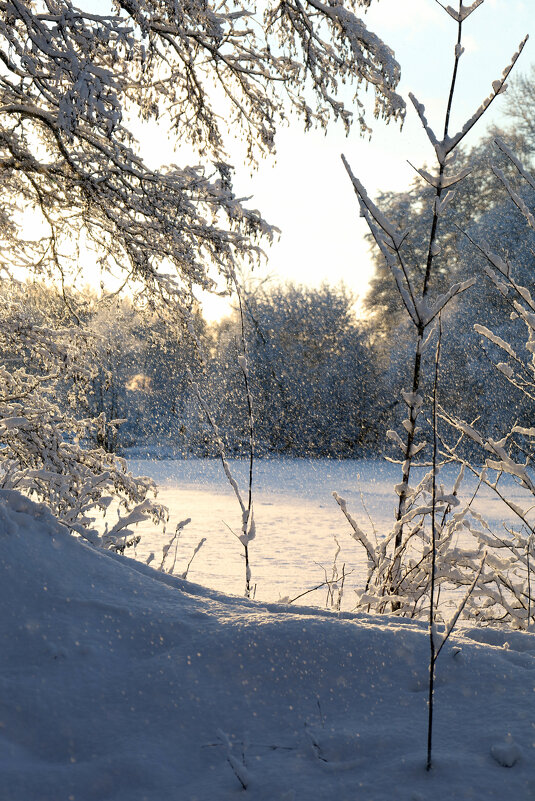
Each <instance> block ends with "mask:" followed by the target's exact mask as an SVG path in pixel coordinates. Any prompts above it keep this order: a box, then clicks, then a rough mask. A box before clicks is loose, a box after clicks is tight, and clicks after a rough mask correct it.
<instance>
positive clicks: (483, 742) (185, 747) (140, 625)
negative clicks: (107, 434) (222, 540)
mask: <svg viewBox="0 0 535 801" xmlns="http://www.w3.org/2000/svg"><path fill="white" fill-rule="evenodd" d="M335 469H339V468H338V467H336V468H335ZM340 469H341V468H340ZM283 495H284V493H283ZM289 497H291V496H289ZM303 526H304V524H303ZM0 544H1V548H0V571H1V575H2V581H1V582H0V603H1V604H2V609H3V610H4V614H2V616H1V617H0V635H1V637H2V649H1V652H0V688H1V692H0V798H1V799H2V801H238V799H241V801H331V799H333V800H335V801H453V799H455V801H505V800H506V799H507V800H509V799H510V801H533V799H534V798H535V728H534V721H535V692H534V691H533V690H534V681H533V679H534V676H535V636H534V635H531V634H526V633H520V632H511V631H491V630H488V629H479V630H472V631H464V632H463V635H462V636H460V635H459V634H457V635H454V636H453V637H452V639H450V640H449V641H448V643H447V645H446V646H445V648H444V650H443V652H442V653H441V655H440V658H439V662H438V664H437V682H436V700H435V734H434V752H433V753H434V763H433V767H432V769H431V771H430V772H426V770H425V754H426V719H427V705H426V704H427V689H426V688H427V684H426V670H427V659H428V640H427V637H426V631H425V626H424V625H421V624H418V623H415V622H411V621H402V620H397V619H394V618H388V617H380V616H376V617H370V616H368V615H364V614H360V615H351V614H347V613H346V614H342V615H340V616H339V615H336V614H333V613H329V612H325V611H321V610H318V609H316V610H313V609H310V608H308V609H307V608H304V607H297V606H296V607H287V606H286V607H284V606H277V605H270V604H266V603H259V602H252V601H246V600H244V599H243V598H233V597H230V596H227V595H224V594H221V593H217V592H215V591H213V590H205V589H202V588H201V587H199V586H197V585H195V584H190V583H189V582H185V581H182V580H180V579H178V578H174V577H171V576H166V575H163V574H162V573H159V572H157V571H154V570H153V569H152V568H150V567H146V566H144V565H142V564H140V563H136V562H133V561H132V560H130V559H125V558H124V557H121V556H118V555H115V554H112V553H110V552H108V551H99V550H98V549H95V548H93V547H91V546H89V545H86V544H84V543H83V542H82V541H80V540H77V539H75V538H73V537H71V536H69V535H68V533H67V532H66V530H65V529H64V528H63V527H62V526H60V525H58V524H57V523H56V522H55V521H54V519H53V518H52V516H51V515H50V513H49V512H48V511H47V510H46V509H45V508H44V507H39V506H37V505H36V504H33V503H32V502H31V501H29V500H27V499H25V498H23V497H22V496H21V495H18V494H17V493H15V492H10V491H6V490H3V491H0ZM301 552H302V553H306V551H301ZM292 558H293V557H292ZM244 788H246V789H244Z"/></svg>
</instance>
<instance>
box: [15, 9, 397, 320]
mask: <svg viewBox="0 0 535 801" xmlns="http://www.w3.org/2000/svg"><path fill="white" fill-rule="evenodd" d="M369 3H370V0H357V5H359V6H364V7H365V6H368V5H369ZM112 5H113V10H112V8H111V7H110V10H109V13H96V12H94V11H92V10H89V9H88V8H86V7H85V4H80V5H79V6H77V5H74V4H73V3H72V2H71V0H43V2H42V3H41V2H35V1H34V0H8V1H7V2H4V3H1V4H0V59H1V60H2V72H1V74H0V181H1V184H2V188H3V191H4V194H5V197H6V198H7V203H6V205H5V206H4V209H3V211H2V216H3V219H2V223H3V224H2V238H3V252H4V260H3V265H4V268H5V269H8V270H9V269H11V268H12V266H13V265H15V264H22V265H23V266H25V267H27V266H29V265H32V264H33V265H34V266H37V267H38V268H39V269H40V270H41V271H42V270H44V269H45V268H46V267H50V268H52V267H55V268H56V269H59V271H60V272H61V273H62V274H63V273H65V271H66V269H67V266H68V264H69V262H71V263H72V261H73V260H74V261H76V259H77V258H78V256H79V251H78V247H77V243H78V242H79V241H82V242H85V243H86V244H88V245H91V246H93V247H94V248H95V249H96V252H97V256H98V259H99V260H100V263H101V264H102V265H103V267H105V268H108V269H109V268H112V267H114V266H119V268H120V269H121V270H124V271H126V273H127V274H128V275H129V276H131V277H133V278H137V279H141V280H142V281H143V282H144V284H145V285H146V286H148V287H149V288H151V289H152V290H155V291H156V292H157V293H158V294H159V295H160V297H161V298H163V299H164V300H177V301H178V304H179V306H181V305H184V304H185V305H187V303H188V299H189V297H190V290H191V287H192V285H199V286H202V287H203V288H208V289H209V288H211V287H212V286H213V280H212V278H211V277H210V276H209V267H210V266H211V267H214V268H217V269H219V270H220V271H221V272H222V273H223V274H224V275H227V276H228V274H229V273H228V270H229V268H230V267H231V266H232V265H233V263H234V260H235V258H236V257H242V256H248V257H254V255H255V254H257V253H258V246H257V245H255V244H254V243H253V242H252V241H251V238H252V237H254V236H256V235H266V236H270V235H271V232H272V230H271V228H270V226H269V225H268V224H267V223H265V222H264V221H263V219H262V218H261V216H260V214H259V213H258V212H256V211H252V210H250V209H247V208H246V207H245V205H244V204H243V203H242V202H241V201H240V200H239V199H238V198H237V197H236V196H235V195H234V193H233V190H232V185H231V168H230V165H229V163H228V158H227V156H226V154H225V148H224V142H225V134H226V129H227V124H230V125H233V126H238V127H239V129H241V131H242V133H243V136H244V138H245V141H246V144H247V149H248V156H249V158H250V159H254V158H255V156H256V155H257V154H258V153H262V152H264V151H269V150H271V149H272V148H273V141H274V135H275V129H276V126H277V124H278V123H279V122H280V121H282V120H284V119H285V117H286V116H287V114H288V113H289V110H290V109H295V110H297V111H298V112H299V113H300V114H301V115H302V117H303V119H304V121H305V125H306V126H310V125H313V124H314V125H316V124H317V125H322V126H325V125H326V124H327V122H328V120H329V119H332V118H335V119H336V118H340V119H341V120H342V121H343V123H344V125H345V126H346V128H349V126H350V124H351V120H352V113H351V112H350V111H349V110H348V109H347V108H346V104H345V101H344V99H343V98H342V97H341V91H340V90H341V85H342V83H345V82H346V81H347V82H349V83H353V84H355V85H357V86H358V84H359V83H360V82H361V81H364V82H365V83H368V84H372V85H373V87H374V89H375V94H376V105H375V115H376V116H379V115H380V116H383V117H385V118H386V119H390V118H395V119H396V118H401V117H402V116H403V112H404V104H403V101H402V100H401V98H399V97H398V95H396V94H395V91H394V90H395V86H396V84H397V82H398V79H399V67H398V65H397V62H396V61H395V59H394V57H393V53H392V52H391V50H390V49H389V48H388V47H387V46H386V45H384V44H383V42H381V40H380V39H378V37H377V36H375V35H374V34H373V33H371V32H369V31H368V30H367V29H366V27H365V25H364V23H363V22H362V21H361V20H360V19H358V18H357V17H356V16H355V14H354V13H353V11H352V10H351V9H352V7H353V3H352V2H351V0H350V2H349V4H348V8H346V7H345V6H344V5H342V4H333V5H330V4H323V3H322V2H319V0H307V2H305V3H304V4H302V3H301V2H297V1H296V2H292V1H291V0H290V1H289V2H283V3H274V2H271V3H268V4H267V5H266V8H265V11H264V15H263V18H262V19H260V18H258V17H254V18H253V14H252V12H250V11H249V10H247V8H245V7H241V6H240V5H239V4H238V5H237V6H236V5H235V4H234V3H228V2H224V3H222V4H220V3H217V4H216V3H212V4H210V3H205V2H196V0H194V2H192V3H188V4H185V5H184V4H181V5H180V6H178V5H177V4H174V3H168V2H165V0H115V1H114V2H113V3H112ZM313 97H315V101H313V102H311V101H312V98H313ZM222 98H224V99H222ZM222 111H224V112H226V113H225V114H223V113H222ZM139 117H140V118H142V119H143V120H150V119H159V118H162V117H164V118H166V119H168V120H169V122H170V124H171V126H172V128H173V131H174V133H175V135H176V138H177V141H178V142H179V143H191V144H192V145H193V146H195V147H196V148H198V150H199V152H200V153H202V154H203V156H204V162H205V164H204V166H203V167H185V168H179V167H170V168H168V169H156V170H155V169H151V168H150V167H149V166H147V163H146V162H145V161H144V160H143V158H142V156H141V155H140V154H139V149H138V148H137V145H136V140H135V136H134V133H133V121H134V120H135V119H136V118H139ZM358 121H359V124H360V126H361V128H362V129H363V130H367V124H366V122H365V119H364V109H363V107H362V106H361V105H359V113H358ZM28 207H31V208H33V209H36V210H37V211H38V212H39V215H40V218H41V222H42V223H43V225H44V226H45V228H44V231H43V233H42V235H41V236H40V237H39V238H38V240H37V241H28V240H27V238H25V237H24V236H23V234H22V228H23V225H22V223H21V219H20V210H21V208H28Z"/></svg>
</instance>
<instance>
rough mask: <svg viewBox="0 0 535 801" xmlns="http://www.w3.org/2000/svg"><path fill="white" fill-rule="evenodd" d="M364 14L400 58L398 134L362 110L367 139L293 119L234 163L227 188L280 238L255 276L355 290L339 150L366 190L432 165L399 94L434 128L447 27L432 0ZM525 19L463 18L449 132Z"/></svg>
mask: <svg viewBox="0 0 535 801" xmlns="http://www.w3.org/2000/svg"><path fill="white" fill-rule="evenodd" d="M447 2H448V0H445V3H444V4H447ZM449 2H450V4H451V2H452V0H449ZM453 5H454V6H455V7H456V6H457V3H453ZM364 19H365V21H366V24H367V26H368V28H369V29H370V30H372V31H374V32H375V33H377V34H378V35H379V36H381V38H382V39H383V40H384V41H385V42H386V43H387V44H388V45H389V46H390V47H391V48H392V49H393V50H394V51H395V54H396V57H397V59H398V61H399V62H400V64H401V71H402V79H401V84H400V87H399V89H398V91H399V92H400V93H401V94H402V95H403V97H404V98H405V100H406V101H407V105H408V110H407V120H406V122H405V125H404V128H403V131H401V132H400V130H399V126H396V125H395V124H393V123H391V124H390V125H388V126H387V125H385V124H384V123H382V122H380V121H376V120H373V117H372V116H371V115H370V117H369V119H368V122H369V124H370V123H371V124H372V127H373V129H374V133H373V136H372V139H371V141H369V140H368V139H367V138H366V139H362V138H361V137H360V136H359V134H358V131H357V130H356V129H355V131H354V132H353V133H352V134H350V136H349V138H346V136H345V134H344V132H343V130H341V129H336V128H333V129H332V130H331V131H330V132H329V133H328V134H327V135H324V134H323V133H319V132H314V131H312V132H308V133H304V132H303V130H302V123H300V122H299V121H297V120H296V121H295V123H294V125H293V126H292V128H291V129H285V130H282V131H281V132H280V135H279V138H278V143H277V147H278V154H277V157H276V159H270V160H266V161H265V162H264V163H263V164H262V165H261V166H260V169H259V170H258V171H257V173H256V174H255V175H254V176H253V177H252V178H251V176H250V173H249V170H245V169H239V168H238V169H237V171H236V177H235V189H236V192H237V193H239V195H240V196H248V195H252V196H253V199H252V200H251V201H250V202H249V205H251V206H253V207H255V208H258V209H260V210H261V211H262V213H263V215H264V217H265V218H266V219H267V220H268V221H269V222H270V223H273V224H274V225H276V226H277V227H279V228H280V229H281V230H282V236H281V238H280V241H279V242H277V243H276V244H274V245H273V246H272V247H271V248H270V250H269V252H268V256H269V260H268V263H267V264H266V265H265V266H264V267H263V268H261V269H260V270H259V271H257V275H258V276H259V277H263V276H265V275H268V274H269V275H272V276H273V278H274V279H275V280H291V281H295V282H298V283H303V284H308V285H312V286H318V285H319V284H321V283H322V282H323V281H329V282H331V283H337V282H339V281H341V280H343V281H344V282H345V284H346V285H347V286H348V287H349V288H350V289H351V290H352V291H354V292H355V293H356V294H359V295H363V294H364V293H365V291H366V287H367V284H368V280H369V278H370V275H371V264H370V258H369V255H368V248H367V244H366V243H365V242H364V238H363V237H364V234H365V232H366V226H365V223H364V221H363V220H361V219H360V218H359V216H358V208H357V202H356V198H355V196H354V193H353V189H352V187H351V184H350V182H349V179H348V177H347V175H346V173H345V170H344V168H343V165H342V163H341V160H340V154H341V153H342V152H344V153H345V155H346V157H347V158H348V160H349V162H350V164H351V166H352V169H353V172H354V173H355V174H356V175H357V176H358V177H359V178H360V180H361V181H362V182H363V183H364V185H365V186H366V188H367V189H368V191H369V193H370V194H371V195H372V196H373V195H374V194H375V193H376V192H377V191H379V190H387V189H394V190H402V189H404V188H405V187H407V186H408V185H409V183H410V181H411V180H412V178H413V176H414V172H413V170H412V168H411V167H410V166H409V165H408V164H407V159H409V160H410V161H412V162H413V164H415V165H417V166H421V165H422V164H423V163H424V162H426V161H427V162H428V163H433V152H432V150H431V148H430V146H429V144H428V142H427V138H426V136H425V134H424V132H423V130H422V128H421V125H420V122H419V120H418V118H417V116H416V112H415V111H414V109H413V107H412V104H411V103H410V101H409V100H408V92H409V91H412V92H413V93H414V94H415V95H416V97H417V98H418V100H419V101H420V102H423V103H424V104H425V106H426V110H427V116H428V119H429V122H430V124H431V126H432V127H433V128H434V129H435V130H438V131H440V130H441V129H442V127H443V124H444V109H445V102H446V97H447V93H448V89H449V83H450V80H451V68H452V64H453V48H454V44H455V41H456V35H457V25H456V23H455V22H454V20H452V19H451V18H450V17H449V16H448V15H447V14H446V13H445V11H443V9H441V8H440V6H439V5H438V4H437V3H436V2H435V0H374V2H373V3H372V5H371V8H370V10H369V11H368V13H367V14H366V16H365V18H364ZM534 23H535V4H534V3H533V2H529V0H526V1H525V2H522V1H521V0H485V2H484V3H483V5H482V6H480V8H479V9H478V10H476V12H474V14H473V15H472V16H471V17H470V18H469V19H468V20H467V21H466V22H465V24H464V26H463V31H464V45H465V48H466V52H465V54H464V55H463V57H462V59H461V62H460V74H459V83H458V87H459V91H458V93H457V95H456V100H455V103H454V108H453V115H452V126H451V128H450V130H451V133H454V132H455V131H454V130H453V129H454V128H455V129H458V128H460V127H462V125H463V123H464V122H465V121H466V119H467V118H468V117H470V116H471V115H472V113H473V112H474V111H475V110H476V108H477V107H478V106H479V105H480V103H481V101H482V100H483V99H484V98H485V97H486V96H487V95H488V94H489V93H490V91H491V84H492V81H493V80H495V79H496V78H499V77H500V76H501V73H502V70H503V68H504V67H505V66H506V65H507V64H508V63H509V61H510V59H511V56H512V55H513V53H514V52H515V51H516V50H517V48H518V44H519V43H520V41H521V39H522V38H523V37H524V36H525V34H526V33H534V34H535V30H534V28H535V25H534ZM534 48H535V37H534V41H528V43H527V45H526V47H525V49H524V52H523V54H522V57H521V60H520V61H519V63H518V65H517V68H519V69H520V70H527V69H528V67H529V66H530V64H531V63H532V62H534V61H535V49H534ZM371 97H372V93H371V92H370V98H371ZM500 106H501V107H502V108H503V101H502V98H497V99H496V101H495V102H494V103H493V105H492V107H491V109H490V111H489V112H488V114H487V115H486V116H485V117H484V120H483V122H482V123H480V125H479V126H476V131H475V133H474V132H473V133H472V134H470V137H471V139H469V138H467V140H465V141H468V143H470V141H471V142H475V141H476V139H477V138H478V136H481V135H482V134H483V133H484V131H485V128H486V126H487V125H488V124H489V123H490V122H491V121H492V120H498V119H499V117H500ZM485 120H486V121H485ZM236 166H238V165H236ZM223 303H224V302H222V301H220V302H219V303H218V302H217V300H216V301H213V300H210V299H208V300H206V301H205V302H204V305H205V313H206V315H207V316H208V317H217V316H219V315H221V314H222V313H224V311H225V309H226V307H225V306H224V305H222V304H223Z"/></svg>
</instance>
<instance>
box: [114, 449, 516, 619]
mask: <svg viewBox="0 0 535 801" xmlns="http://www.w3.org/2000/svg"><path fill="white" fill-rule="evenodd" d="M229 464H230V467H231V470H232V472H233V473H234V474H235V476H236V478H237V479H238V481H239V484H240V486H241V488H242V489H245V487H246V476H247V468H248V465H247V462H246V461H245V460H229ZM128 465H129V468H130V469H131V470H132V471H133V472H134V473H137V474H142V475H149V476H151V477H152V478H153V479H154V480H155V481H156V483H157V484H158V486H159V496H158V497H159V499H160V500H161V501H162V502H163V503H164V504H166V505H167V506H168V507H169V509H170V512H171V518H170V523H169V526H168V527H167V533H166V534H165V535H162V532H161V531H157V530H155V528H154V526H151V525H150V524H147V525H144V526H142V527H140V533H142V539H141V542H140V544H139V546H138V548H137V558H138V559H141V560H143V561H144V560H146V559H147V558H148V556H149V554H150V553H151V552H153V553H154V554H155V558H154V562H153V564H154V565H156V566H158V565H159V564H160V563H161V558H162V556H161V555H162V547H163V545H165V544H167V543H168V542H169V540H170V537H171V535H172V533H173V532H174V529H175V526H176V524H177V523H178V522H179V521H181V520H184V519H185V518H188V517H190V518H191V523H189V524H188V526H186V528H185V529H184V531H183V533H182V535H181V538H180V540H179V542H178V550H177V561H176V566H175V573H176V574H178V575H180V574H181V573H182V572H183V571H184V569H185V567H186V565H187V562H188V561H189V558H190V557H191V555H192V553H193V550H194V548H195V546H196V544H197V543H198V542H199V540H200V539H201V538H206V542H205V544H204V545H203V547H202V549H201V551H200V552H199V553H198V555H197V556H196V557H195V560H194V561H193V564H192V567H191V571H190V573H189V576H188V577H189V578H190V579H191V580H192V581H195V582H198V583H199V584H202V585H204V586H206V587H210V588H212V589H216V590H221V591H223V592H227V593H233V594H236V595H241V594H243V591H244V583H245V579H244V564H243V557H242V553H243V549H242V546H241V544H240V543H239V542H238V541H237V539H236V538H235V537H234V536H233V535H232V533H231V532H230V531H229V528H228V527H230V528H232V529H233V531H235V532H238V533H239V531H240V524H241V516H240V508H239V506H238V502H237V500H236V497H235V495H234V493H233V491H232V489H231V487H230V485H229V483H228V482H227V480H226V479H225V476H224V473H223V470H222V468H221V463H220V461H219V460H217V459H190V460H176V461H173V460H169V459H163V460H159V461H154V460H129V461H128ZM422 475H423V470H422V469H420V470H419V471H416V477H417V478H418V476H420V477H421V476H422ZM456 475H457V470H456V469H455V468H453V467H448V468H447V469H446V470H445V472H444V474H443V476H442V477H441V480H444V481H446V482H447V481H449V482H450V483H451V484H453V482H454V480H455V477H456ZM399 480H400V468H399V466H398V465H394V464H391V463H389V462H386V461H384V460H381V461H379V460H377V461H373V460H361V461H355V460H344V461H337V460H332V459H309V460H306V459H281V458H278V459H258V460H257V461H256V462H255V474H254V484H253V487H254V511H255V519H256V529H257V534H256V538H255V540H254V541H253V542H252V543H251V545H250V558H251V564H252V576H253V583H254V584H256V598H257V599H259V600H262V601H278V600H279V599H280V598H290V599H293V598H294V597H296V596H297V595H300V594H301V593H303V592H305V591H306V590H308V589H310V588H312V587H314V586H316V585H317V584H319V583H321V582H322V581H324V579H325V574H324V571H323V567H325V569H326V570H327V574H328V576H329V577H330V576H331V571H332V563H333V558H334V554H335V551H336V548H337V546H336V543H335V539H334V538H335V537H336V538H337V540H338V542H339V544H340V546H341V551H340V554H339V556H338V560H337V561H338V569H339V570H341V568H342V565H344V564H345V571H346V573H347V574H350V575H348V577H347V579H346V581H345V590H344V597H343V601H342V604H343V608H344V609H346V610H351V609H352V608H353V607H354V605H355V589H357V588H359V589H362V583H363V577H364V576H365V567H366V559H365V555H364V552H363V549H362V548H361V546H360V545H359V544H357V543H356V542H355V541H354V540H353V539H352V538H351V536H350V534H351V529H350V527H349V525H348V523H347V521H346V520H345V518H344V516H343V515H342V512H341V511H340V509H339V507H338V505H337V504H336V502H335V501H334V499H333V497H332V492H333V490H336V491H337V492H338V493H339V494H340V495H341V496H343V497H344V498H345V499H346V500H347V502H348V506H349V509H350V511H351V513H352V515H353V517H354V518H355V519H356V520H357V521H358V522H359V524H360V525H361V526H362V528H363V529H364V530H365V531H366V533H367V534H368V535H369V538H370V539H371V540H373V538H374V534H373V529H374V528H375V529H376V532H377V536H379V537H380V536H381V534H385V533H387V532H388V531H389V530H390V528H391V526H392V522H393V520H394V508H395V500H396V496H395V494H394V490H393V487H394V485H395V484H397V483H398V482H399ZM505 481H508V485H509V494H510V496H511V497H512V498H514V499H515V500H516V501H517V502H518V503H520V502H521V501H520V499H521V495H522V491H521V490H520V489H519V488H518V487H516V486H515V485H514V484H513V482H512V480H511V479H505ZM474 487H475V480H474V479H473V478H471V477H470V476H467V477H466V479H465V480H464V482H463V484H462V486H461V491H460V496H461V497H463V498H469V497H470V496H471V494H472V493H473V491H474ZM244 494H245V493H244ZM523 505H524V506H528V505H529V504H527V503H524V504H523ZM474 508H475V509H477V510H479V511H480V512H481V513H482V514H484V515H485V517H486V519H487V520H488V521H489V523H490V524H491V525H492V526H493V528H494V530H495V531H496V532H502V531H503V528H502V521H503V520H504V519H509V520H511V514H510V513H508V510H507V509H506V508H505V506H504V505H503V503H501V502H500V501H499V500H498V499H497V498H496V497H495V496H493V495H492V494H491V491H490V490H484V491H482V492H481V494H480V496H479V497H478V500H477V501H476V503H475V504H474ZM172 553H173V554H174V548H173V549H172ZM171 556H172V554H171V552H170V554H169V556H168V558H167V562H166V566H168V567H170V566H171V564H172V558H171ZM173 558H174V557H173ZM322 566H323V567H322ZM325 600H326V589H325V588H322V589H319V590H317V591H316V592H313V593H309V594H307V595H306V596H303V600H302V601H301V602H302V603H307V604H311V605H314V606H323V605H324V604H325Z"/></svg>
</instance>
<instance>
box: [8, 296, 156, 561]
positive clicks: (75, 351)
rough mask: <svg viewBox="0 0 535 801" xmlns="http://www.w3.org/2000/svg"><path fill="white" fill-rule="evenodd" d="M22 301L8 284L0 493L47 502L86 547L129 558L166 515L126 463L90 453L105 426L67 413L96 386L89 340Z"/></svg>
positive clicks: (150, 485) (148, 486)
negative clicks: (127, 551) (148, 525)
mask: <svg viewBox="0 0 535 801" xmlns="http://www.w3.org/2000/svg"><path fill="white" fill-rule="evenodd" d="M23 299H24V291H23V288H16V287H11V288H9V287H8V286H7V285H6V284H5V283H4V286H3V294H2V298H1V299H0V320H1V323H2V325H1V326H0V352H1V353H2V362H0V382H1V389H0V486H1V487H2V488H3V489H13V490H17V491H19V492H23V493H25V494H27V495H29V496H31V497H34V498H36V499H38V500H40V501H44V502H45V503H46V504H47V506H48V507H49V508H50V509H51V510H52V512H53V513H54V515H55V516H56V518H57V519H58V520H60V521H61V522H62V523H63V524H64V525H66V526H67V527H68V528H69V529H70V530H71V531H72V532H73V533H75V534H77V535H79V536H81V537H83V538H84V539H87V540H89V541H90V542H92V543H94V544H96V545H101V546H104V547H106V548H112V549H114V550H124V548H125V547H127V546H128V545H130V544H133V543H134V542H135V541H136V535H135V530H134V529H133V528H132V526H134V525H135V524H136V523H138V522H140V521H142V520H146V519H148V518H150V519H152V520H153V521H154V522H155V523H157V524H159V523H164V522H165V520H166V518H167V510H166V509H165V508H164V507H163V506H162V505H161V504H159V503H157V502H156V501H155V500H154V499H153V497H151V496H154V495H155V492H154V490H155V486H154V483H153V482H152V481H151V480H150V479H148V478H136V477H134V476H133V475H132V474H131V473H130V472H129V471H128V470H127V468H126V464H125V462H124V460H123V459H120V458H118V457H116V456H115V455H113V454H110V453H106V452H105V451H104V450H103V449H101V448H95V447H92V446H91V445H90V442H91V440H92V439H94V438H95V433H96V429H97V428H98V426H99V425H100V424H101V421H99V420H98V419H97V420H94V419H83V420H80V419H77V418H76V417H75V416H74V415H73V414H71V413H69V411H65V407H67V409H68V403H67V402H66V396H67V398H68V396H69V394H70V393H73V400H74V398H75V397H76V396H77V394H78V393H79V392H81V391H83V389H82V388H83V387H84V386H85V387H86V388H87V385H88V382H89V380H90V379H91V376H92V372H91V366H90V365H91V363H92V356H91V351H92V347H93V343H92V342H91V338H90V337H88V336H87V335H86V334H84V333H83V332H82V331H81V330H73V329H72V328H63V329H62V328H55V327H54V326H52V325H51V324H50V323H48V324H46V323H45V322H44V321H43V320H41V319H39V316H38V315H37V314H36V313H34V312H31V310H30V309H29V308H28V305H27V304H24V302H23ZM58 396H59V397H58ZM60 398H61V400H62V401H63V403H62V406H63V407H64V408H61V406H60V402H59V400H60ZM111 515H115V519H116V522H115V523H114V524H113V523H112V524H111V525H110V524H109V523H108V522H107V521H108V518H109V517H110V516H111Z"/></svg>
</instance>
